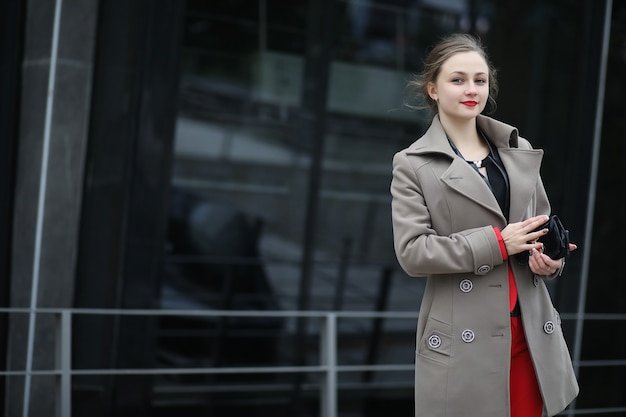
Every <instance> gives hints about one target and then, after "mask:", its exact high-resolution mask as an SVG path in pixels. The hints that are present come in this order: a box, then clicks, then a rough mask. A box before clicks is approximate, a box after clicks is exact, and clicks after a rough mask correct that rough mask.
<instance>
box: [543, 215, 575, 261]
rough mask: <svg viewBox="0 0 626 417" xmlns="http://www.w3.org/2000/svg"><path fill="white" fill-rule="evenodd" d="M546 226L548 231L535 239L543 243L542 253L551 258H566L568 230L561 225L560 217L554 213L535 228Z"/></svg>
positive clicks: (567, 253)
mask: <svg viewBox="0 0 626 417" xmlns="http://www.w3.org/2000/svg"><path fill="white" fill-rule="evenodd" d="M546 228H547V229H548V233H546V234H545V235H543V236H541V237H540V238H539V239H537V241H539V242H541V243H543V253H545V254H546V255H548V256H549V257H550V258H552V259H561V258H567V257H568V256H569V230H567V229H566V228H565V227H563V223H561V219H559V216H557V215H556V214H553V215H552V216H550V219H549V220H548V221H547V222H546V223H545V224H543V225H542V226H540V227H538V228H537V230H541V229H546Z"/></svg>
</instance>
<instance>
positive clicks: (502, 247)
mask: <svg viewBox="0 0 626 417" xmlns="http://www.w3.org/2000/svg"><path fill="white" fill-rule="evenodd" d="M493 231H494V232H495V233H496V237H497V238H498V245H500V253H501V254H502V260H503V261H506V260H507V259H508V258H509V254H508V253H507V251H506V245H505V244H504V239H502V234H501V233H500V229H498V228H497V227H494V228H493Z"/></svg>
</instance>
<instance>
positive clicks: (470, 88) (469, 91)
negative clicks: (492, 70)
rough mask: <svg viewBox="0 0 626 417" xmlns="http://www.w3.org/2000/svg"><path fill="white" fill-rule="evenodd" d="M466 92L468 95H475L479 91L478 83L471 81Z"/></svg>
mask: <svg viewBox="0 0 626 417" xmlns="http://www.w3.org/2000/svg"><path fill="white" fill-rule="evenodd" d="M465 94H467V95H468V96H475V95H476V94H478V91H477V90H476V83H474V82H473V81H470V82H469V83H468V84H467V90H465Z"/></svg>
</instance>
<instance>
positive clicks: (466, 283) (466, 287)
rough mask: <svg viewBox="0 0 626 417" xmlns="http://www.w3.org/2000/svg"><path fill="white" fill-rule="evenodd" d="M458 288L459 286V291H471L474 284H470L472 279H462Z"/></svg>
mask: <svg viewBox="0 0 626 417" xmlns="http://www.w3.org/2000/svg"><path fill="white" fill-rule="evenodd" d="M459 288H461V291H463V292H470V291H472V288H474V284H472V281H470V280H469V279H464V280H463V281H461V283H460V284H459Z"/></svg>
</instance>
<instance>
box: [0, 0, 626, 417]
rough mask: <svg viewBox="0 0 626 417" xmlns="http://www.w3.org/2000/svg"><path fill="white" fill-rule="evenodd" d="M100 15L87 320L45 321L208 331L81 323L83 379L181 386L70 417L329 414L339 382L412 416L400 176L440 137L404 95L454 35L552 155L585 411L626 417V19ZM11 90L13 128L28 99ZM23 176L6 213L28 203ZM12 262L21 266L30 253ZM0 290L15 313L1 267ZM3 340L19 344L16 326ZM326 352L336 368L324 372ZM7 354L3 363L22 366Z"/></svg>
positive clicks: (88, 205) (6, 120) (390, 9)
mask: <svg viewBox="0 0 626 417" xmlns="http://www.w3.org/2000/svg"><path fill="white" fill-rule="evenodd" d="M95 3H98V2H95ZM94 7H95V6H94ZM28 10H29V9H28V7H24V8H23V9H19V8H16V9H15V10H14V11H13V12H12V16H15V17H19V19H17V21H18V22H19V21H22V20H23V19H26V18H25V17H24V16H30V14H29V11H28ZM97 10H98V12H97V30H96V36H95V41H94V45H95V46H94V49H95V52H94V59H93V61H94V71H93V81H92V84H93V85H92V87H93V88H92V90H91V92H90V94H91V96H90V97H91V111H90V123H89V129H88V133H87V145H86V146H87V150H86V159H85V174H84V178H81V181H82V182H83V194H82V196H81V197H82V200H81V201H82V202H81V210H80V213H78V214H77V215H76V216H77V218H79V219H80V231H79V236H78V237H77V242H76V247H77V249H76V251H77V255H76V261H75V263H76V267H75V280H74V281H73V285H74V287H73V288H72V289H71V292H72V294H73V296H72V297H73V298H72V299H73V301H72V302H71V305H52V307H73V308H84V309H93V308H103V309H111V308H113V309H116V308H119V309H146V310H150V311H157V312H165V313H167V312H183V311H192V312H212V313H215V314H214V315H208V316H206V315H204V316H203V315H201V314H189V315H182V314H181V315H176V314H173V315H164V316H148V315H146V316H141V315H137V316H119V317H118V316H114V315H111V316H98V315H87V314H83V315H80V314H77V315H76V316H75V317H74V319H73V328H72V331H73V335H74V339H73V340H72V367H73V368H75V369H79V370H82V371H88V370H90V369H91V370H93V369H113V370H114V369H129V368H132V369H155V368H158V369H165V370H166V372H161V373H158V372H157V373H154V374H146V375H142V374H140V373H136V374H132V373H129V374H124V375H89V374H88V372H85V374H80V375H76V376H74V377H73V378H72V408H73V415H90V416H103V417H104V416H113V415H115V416H125V415H133V416H137V415H141V416H144V415H145V416H169V415H185V416H190V417H193V416H215V417H218V416H223V415H230V416H239V415H241V416H243V415H245V416H268V415H272V416H289V417H294V416H301V417H308V416H317V415H320V414H321V413H322V411H323V409H322V408H321V407H324V404H328V401H329V400H328V398H325V395H327V393H328V392H332V390H329V391H325V390H324V389H322V388H320V387H326V388H328V384H329V380H327V379H325V378H327V375H328V370H329V369H330V370H332V371H337V372H338V374H337V379H336V381H334V382H336V386H335V388H336V395H337V398H336V401H337V410H338V412H337V415H338V416H341V417H351V416H363V417H367V416H374V415H387V414H393V415H411V414H412V412H413V411H412V410H413V371H412V363H413V358H414V344H415V341H414V335H415V326H416V320H417V312H418V310H419V306H420V300H421V296H422V291H423V286H424V284H425V280H423V279H421V278H410V277H407V276H406V275H405V274H404V272H403V271H402V270H401V269H400V267H399V265H398V264H397V261H396V258H395V254H394V251H393V237H392V231H391V210H390V203H391V197H390V194H389V185H390V181H391V160H392V157H393V155H394V153H395V152H396V151H399V150H400V149H403V148H404V147H406V146H408V145H409V144H410V143H412V142H413V141H414V140H415V139H416V138H418V137H419V136H420V135H421V133H423V132H424V131H425V130H426V129H427V128H428V125H429V124H430V120H431V117H432V116H431V115H430V114H428V112H427V111H416V110H411V109H410V108H409V107H408V106H406V105H405V103H408V104H411V103H413V99H414V98H413V97H410V96H409V95H407V91H406V90H405V85H406V83H407V81H408V80H410V79H411V78H412V77H413V76H414V74H415V73H417V72H419V71H420V69H421V65H422V62H423V59H424V58H425V53H426V48H427V47H428V46H430V45H432V44H433V43H434V42H435V41H436V40H437V39H439V38H440V37H441V36H443V35H445V34H447V33H451V32H456V31H461V32H470V33H476V34H478V35H479V36H480V37H481V38H482V40H483V42H484V44H485V45H486V46H487V49H488V52H489V54H490V56H491V58H492V61H493V63H494V65H495V67H496V68H497V69H498V79H499V84H500V94H499V97H498V100H497V101H498V107H497V109H496V110H495V112H494V113H493V114H492V116H493V117H495V118H496V119H500V120H503V121H505V122H507V123H509V124H512V125H515V126H517V127H518V129H519V132H520V135H521V136H523V137H525V138H527V139H529V140H530V141H531V143H532V144H533V145H534V146H535V147H539V148H543V149H544V150H545V156H544V163H543V168H542V177H543V180H544V183H545V185H546V188H547V191H548V194H549V197H550V200H551V203H552V208H553V211H554V212H555V213H558V214H559V215H560V217H561V218H562V219H563V220H564V222H565V224H566V226H567V227H568V228H569V229H570V233H571V238H572V240H573V241H574V242H576V243H577V244H578V246H579V249H578V250H577V251H576V252H574V253H573V255H572V257H571V258H570V260H568V265H567V267H566V269H565V273H564V275H563V277H561V278H560V279H558V280H555V281H553V282H551V283H550V284H549V289H550V292H551V294H552V296H553V299H554V302H555V305H556V307H557V308H558V309H559V311H560V312H561V316H562V318H563V328H564V331H565V335H566V338H567V340H568V344H569V346H570V349H571V352H572V357H573V359H574V361H575V365H576V368H577V369H578V370H579V379H580V386H581V394H580V396H579V398H578V399H577V401H576V403H575V404H574V406H573V407H572V411H571V413H572V414H575V413H576V412H584V413H586V414H592V415H613V416H618V415H622V416H626V402H625V401H624V397H623V392H624V391H625V390H626V372H625V371H626V369H625V368H626V364H625V360H626V336H624V335H626V331H625V330H626V328H625V325H626V303H623V302H622V298H623V294H624V293H625V292H626V280H624V279H623V274H622V273H620V272H619V269H617V268H616V267H615V265H616V264H617V262H616V261H617V260H618V259H619V258H620V250H621V246H620V245H619V244H618V243H617V242H618V239H619V236H620V234H619V230H621V227H622V224H623V223H624V222H623V221H621V219H620V218H621V216H620V214H621V213H622V209H623V204H624V201H623V200H624V199H623V198H622V195H623V193H622V192H621V191H622V190H623V189H624V186H625V185H624V184H623V180H622V177H623V175H621V171H622V170H623V168H622V167H623V164H622V161H623V160H624V158H626V152H625V151H626V147H625V146H624V145H623V140H622V138H623V137H624V136H625V133H626V125H624V120H625V118H624V117H623V115H622V114H621V113H622V110H621V108H622V106H621V102H620V101H621V97H622V95H623V93H624V91H626V85H624V82H623V81H622V76H621V75H622V74H623V72H624V70H625V67H626V54H625V53H624V51H625V50H626V5H623V4H621V3H620V2H611V1H609V0H607V1H596V0H549V1H545V0H543V1H540V0H529V1H507V2H501V1H496V0H421V1H417V0H393V1H382V0H319V1H318V0H315V1H313V0H299V1H291V2H281V1H278V0H232V1H228V2H225V1H221V2H216V1H212V2H207V1H200V0H187V1H186V2H167V1H160V0H159V1H150V0H141V1H137V2H131V3H130V4H122V3H113V2H100V3H99V4H98V6H97ZM68 13H70V12H68ZM607 13H608V16H609V17H610V19H609V20H606V16H607ZM20 19H22V20H20ZM26 26H27V25H26V24H25V27H26ZM6 28H7V29H5V30H4V32H2V33H3V34H4V33H8V31H9V29H10V28H11V27H10V26H6ZM14 32H15V33H17V32H19V31H18V30H17V29H15V30H14ZM15 33H11V34H9V35H7V39H8V38H9V37H10V36H13V37H15V36H16V34H15ZM3 39H4V38H3ZM13 45H14V46H13V47H12V48H8V47H7V46H6V43H5V42H3V43H2V45H0V48H1V49H0V52H2V56H3V57H13V61H10V60H5V62H9V64H10V62H13V63H14V64H15V65H13V66H9V67H7V68H9V69H10V70H11V71H13V72H7V71H5V72H3V74H9V75H10V76H11V78H9V77H8V76H4V75H3V80H2V81H3V82H5V83H7V85H14V83H13V84H12V82H13V80H15V79H17V78H19V77H18V74H17V68H18V63H19V58H16V57H17V56H18V55H19V54H18V53H17V52H16V51H15V48H16V47H15V45H18V46H19V45H20V44H19V43H14V44H13ZM20 47H21V46H20ZM26 47H28V45H26ZM3 70H4V67H3ZM7 80H10V81H11V82H8V81H7ZM3 85H4V84H3ZM7 91H8V90H7ZM11 94H12V96H11ZM11 94H8V95H6V97H7V98H5V99H3V101H2V104H3V108H5V107H6V104H5V103H18V102H19V100H18V96H19V93H18V92H12V93H11ZM11 97H12V98H11ZM11 100H12V101H11ZM23 111H24V110H22V112H23ZM7 114H8V113H6V112H5V113H3V115H0V123H2V125H0V126H2V127H3V129H4V130H5V131H6V132H9V133H11V132H14V130H16V126H14V125H12V124H11V120H10V117H8V116H6V115H7ZM9 145H10V146H9ZM9 145H6V146H8V148H7V150H8V151H7V152H6V154H7V155H11V153H13V152H16V151H15V150H13V145H12V144H11V143H9ZM5 166H6V167H7V168H6V169H7V170H9V169H11V165H10V164H6V165H5ZM7 178H10V179H11V181H8V180H7V181H8V182H7V184H4V183H2V184H3V185H2V188H0V191H1V192H2V193H3V195H6V196H7V198H6V199H5V201H8V202H11V201H12V199H13V193H16V195H19V194H20V189H19V187H20V184H18V185H16V190H15V191H14V190H13V188H12V186H11V184H12V181H13V179H12V177H11V176H10V175H8V174H7ZM3 207H4V206H3ZM0 208H2V207H0ZM4 211H7V212H10V209H9V208H6V210H5V208H2V211H0V214H1V216H2V219H4V218H5V217H6V218H7V219H8V217H9V214H6V215H5V212H4ZM2 221H4V223H5V224H10V222H9V220H6V221H5V220H2ZM0 244H1V245H3V246H2V247H4V246H7V249H6V250H4V252H3V256H7V258H10V256H9V254H10V252H11V250H13V251H15V250H16V249H17V248H12V249H11V248H8V246H9V242H8V241H6V242H5V241H4V240H0ZM12 259H13V260H14V262H16V259H17V260H18V261H19V258H16V257H13V258H12ZM2 280H3V282H1V283H0V284H1V286H0V288H6V291H5V293H7V294H8V292H9V291H10V288H11V286H12V285H14V284H12V278H11V276H10V274H9V272H8V271H7V273H6V274H4V275H2ZM50 291H54V289H50ZM0 295H3V294H0ZM0 301H2V303H3V306H7V307H8V306H15V302H12V301H11V300H10V297H9V296H8V295H7V296H2V297H0ZM224 311H230V312H232V311H236V312H240V313H241V314H240V315H237V314H234V315H228V314H222V315H220V314H219V313H220V312H224ZM307 312H308V313H311V314H310V315H307V314H306V313H307ZM297 313H298V314H297ZM329 313H331V315H330V316H329V315H328V314H329ZM335 314H336V315H335ZM335 318H336V323H335V321H334V320H335ZM334 325H336V329H335V330H336V333H335V332H333V331H332V330H333V329H334V328H331V329H330V330H329V326H331V327H332V326H334ZM0 332H1V333H2V334H3V335H5V334H6V335H7V338H8V335H9V330H8V327H7V326H6V323H5V322H1V323H0ZM76 335H78V336H76ZM329 335H331V336H332V335H336V340H334V341H332V340H331V341H330V342H329V341H328V340H327V338H328V337H330V336H329ZM331 342H332V343H331ZM330 345H332V346H333V347H332V348H331V351H333V350H334V349H336V351H334V352H335V353H336V363H332V364H331V365H330V366H328V367H327V368H323V367H320V363H325V364H328V351H327V350H326V348H327V347H328V346H330ZM8 346H9V343H7V347H5V346H0V353H1V354H2V355H4V356H7V363H8V364H9V365H7V368H6V369H14V366H13V365H11V362H10V358H9V353H8V352H9V351H10V350H11V349H10V348H9V347H8ZM325 346H326V348H325ZM36 352H37V351H36ZM4 356H3V357H4ZM368 366H369V367H368ZM298 367H304V368H302V369H299V368H298ZM175 369H186V370H193V369H211V370H216V372H214V373H211V372H209V373H204V374H203V373H201V372H198V373H193V372H188V373H180V374H177V373H176V372H175ZM272 369H275V371H272ZM220 370H221V371H220ZM7 381H8V382H7ZM11 381H12V380H9V379H6V380H5V379H4V377H3V380H2V385H0V386H2V387H4V388H6V385H11V383H12V382H11ZM331 382H332V381H331ZM334 382H333V383H334ZM12 392H13V391H11V390H9V389H8V388H7V389H6V390H5V394H4V395H5V397H6V398H7V399H9V397H10V395H12V394H11V393H12ZM607 407H610V408H611V409H604V408H607ZM7 409H8V407H7ZM35 409H36V407H35ZM601 409H604V410H601ZM583 410H587V411H583ZM590 410H591V411H590ZM594 410H595V411H594ZM31 414H32V415H34V414H33V413H31ZM16 415H17V414H16Z"/></svg>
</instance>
